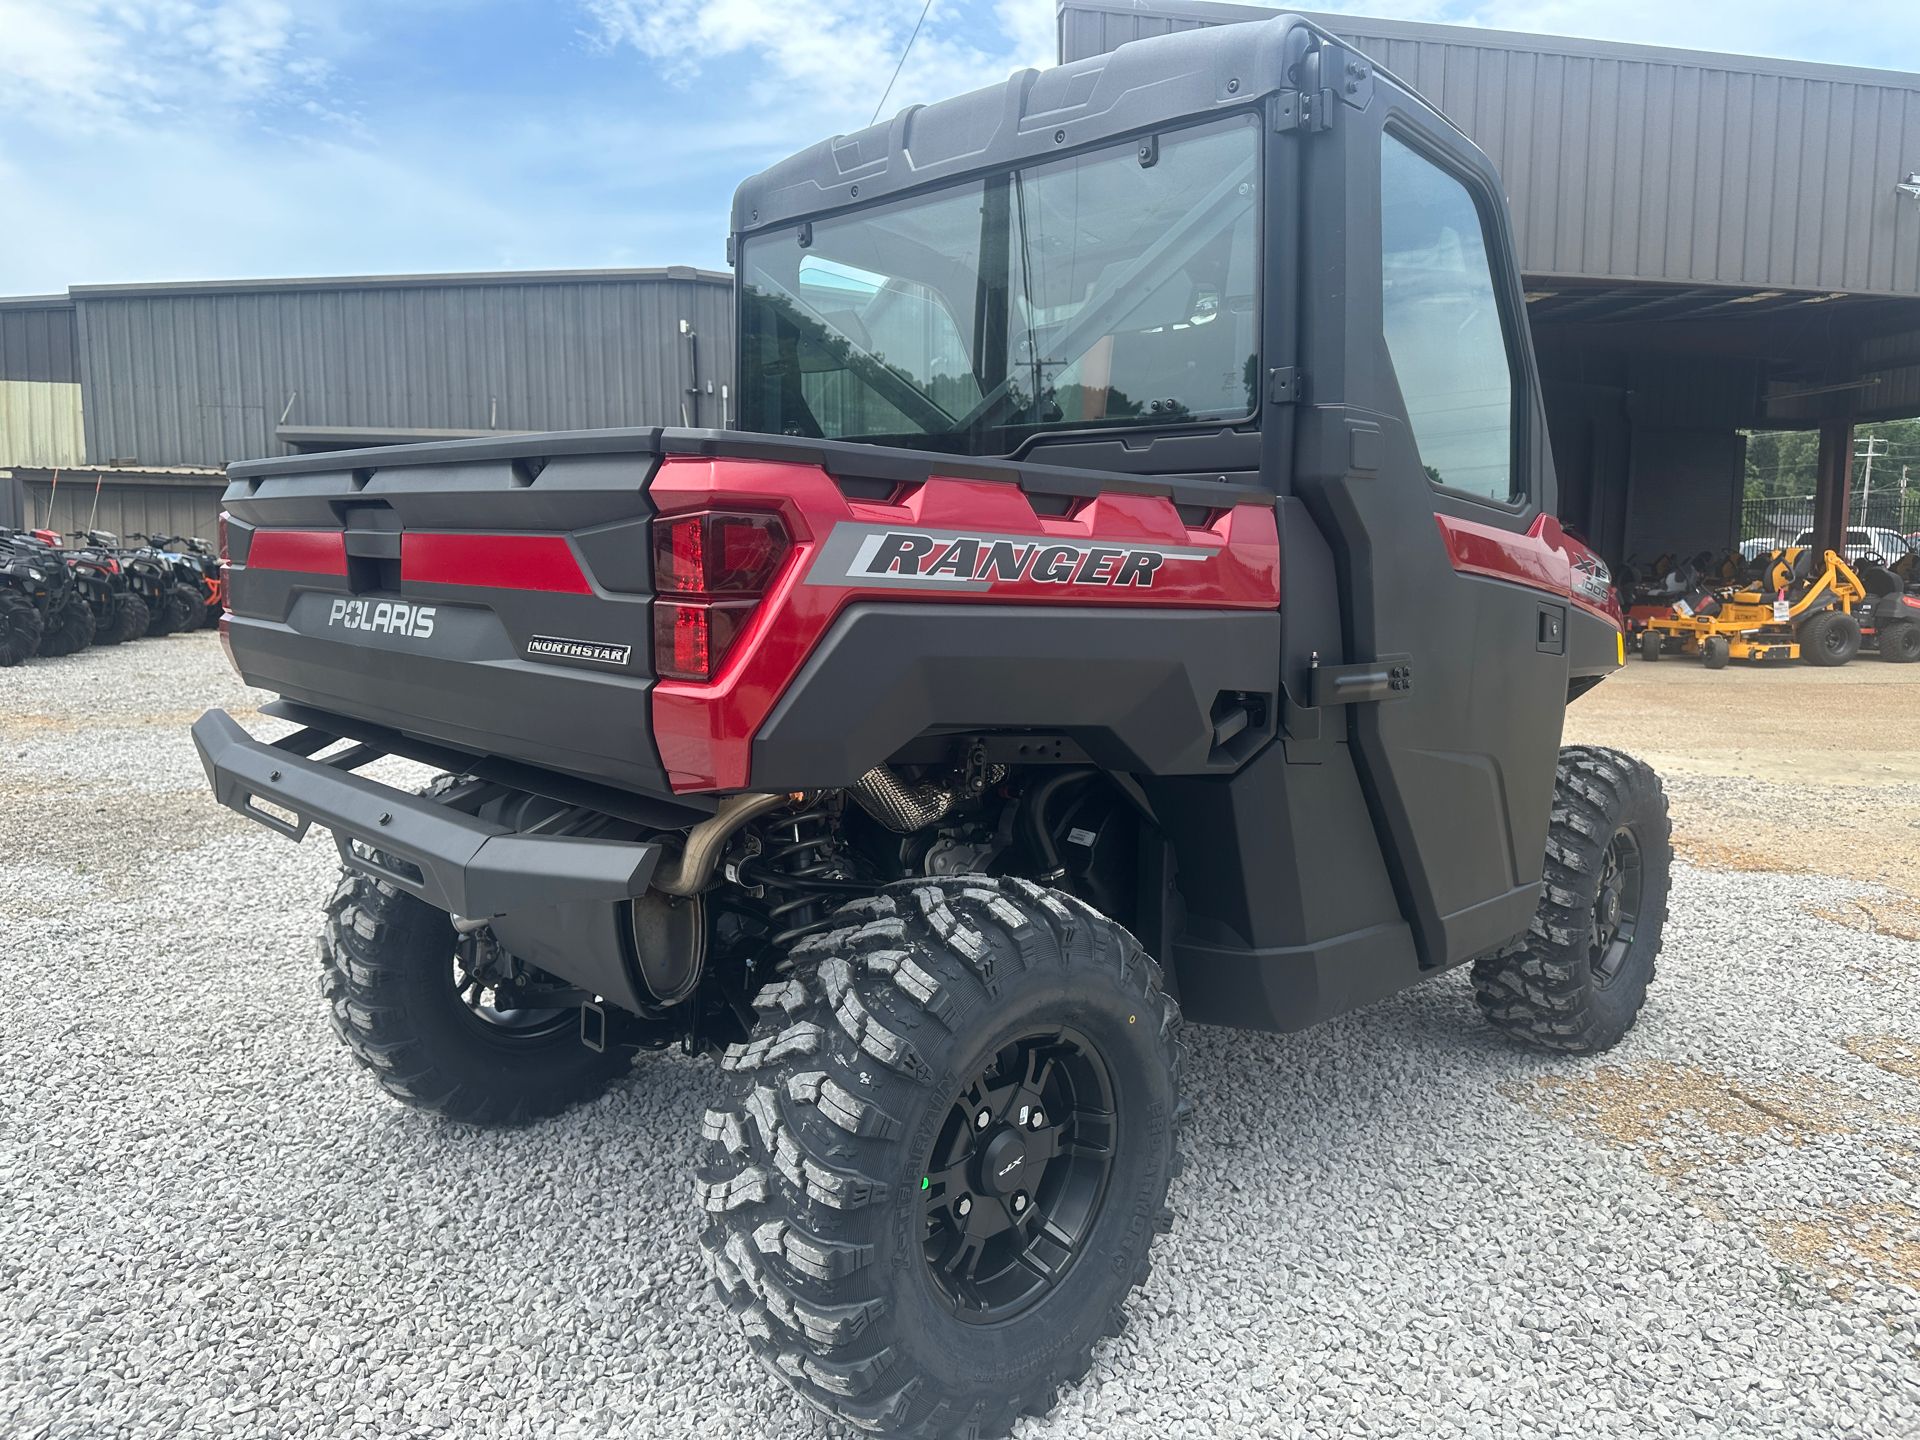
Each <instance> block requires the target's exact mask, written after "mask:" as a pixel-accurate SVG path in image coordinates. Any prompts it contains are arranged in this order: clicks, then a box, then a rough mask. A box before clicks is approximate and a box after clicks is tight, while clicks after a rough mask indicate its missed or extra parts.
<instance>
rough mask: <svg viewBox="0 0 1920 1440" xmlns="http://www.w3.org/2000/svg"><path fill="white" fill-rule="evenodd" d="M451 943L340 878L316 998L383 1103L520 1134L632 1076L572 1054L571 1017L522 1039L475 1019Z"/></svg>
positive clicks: (608, 1060) (440, 784) (431, 918)
mask: <svg viewBox="0 0 1920 1440" xmlns="http://www.w3.org/2000/svg"><path fill="white" fill-rule="evenodd" d="M450 783H452V781H451V777H447V776H442V777H440V778H439V779H437V780H435V781H434V782H433V784H431V785H429V786H428V787H427V790H426V792H425V793H427V794H429V795H431V794H433V793H435V792H436V791H438V790H440V789H443V788H444V787H445V786H447V785H448V784H450ZM456 943H457V937H456V935H455V933H454V929H453V922H452V921H451V920H450V919H448V917H447V915H446V914H445V912H444V911H440V910H436V909H434V908H433V907H432V906H431V905H428V904H427V903H426V902H425V901H423V900H418V899H415V898H414V897H413V896H411V895H409V894H407V893H406V892H405V891H403V890H400V889H398V888H396V887H395V886H393V885H391V884H389V883H388V882H387V881H385V880H376V879H374V878H372V877H371V876H367V875H362V874H360V873H358V872H356V871H352V870H343V871H342V873H341V878H340V885H339V888H338V889H336V890H335V891H334V892H333V899H332V900H330V901H328V902H327V918H326V928H325V929H324V931H323V932H322V934H321V937H320V967H321V984H320V993H321V994H322V996H324V997H325V999H326V1001H327V1005H328V1008H329V1011H330V1013H331V1019H332V1022H333V1029H334V1033H335V1034H336V1035H338V1036H339V1037H340V1042H341V1043H342V1044H343V1045H345V1046H346V1047H347V1049H348V1050H350V1051H352V1053H353V1056H354V1058H355V1059H356V1060H358V1061H359V1062H360V1063H361V1064H362V1065H364V1066H366V1068H367V1069H368V1070H370V1071H372V1072H373V1076H374V1078H375V1079H376V1080H378V1081H379V1082H380V1085H381V1088H383V1089H384V1090H385V1091H386V1092H387V1093H388V1094H389V1095H391V1096H393V1097H394V1098H395V1099H396V1100H399V1101H401V1102H403V1103H404V1104H407V1105H411V1106H413V1107H414V1108H416V1109H420V1110H428V1111H432V1112H433V1113H434V1114H437V1115H443V1116H445V1117H446V1118H447V1119H449V1120H460V1121H465V1122H467V1123H469V1124H475V1125H517V1124H522V1123H524V1122H527V1121H530V1120H538V1119H543V1118H545V1117H547V1116H550V1115H557V1114H559V1113H560V1112H561V1111H562V1110H565V1109H568V1108H569V1107H571V1106H573V1105H578V1104H582V1103H584V1102H585V1101H588V1100H593V1099H596V1098H597V1097H599V1096H600V1095H601V1094H603V1093H605V1091H606V1090H607V1088H608V1087H609V1086H610V1085H612V1084H613V1082H614V1081H615V1080H616V1079H618V1078H619V1077H620V1076H621V1075H623V1074H625V1073H626V1072H627V1071H628V1069H630V1068H631V1065H632V1054H631V1052H630V1051H627V1050H625V1049H622V1048H620V1047H618V1046H614V1047H609V1048H608V1049H607V1050H606V1051H605V1052H599V1051H594V1050H589V1049H588V1048H587V1047H586V1046H585V1045H583V1044H581V1043H580V1027H579V1017H578V1015H577V1013H576V1012H575V1011H573V1010H565V1011H563V1012H561V1013H560V1018H559V1019H557V1020H555V1021H554V1022H552V1023H550V1024H547V1025H544V1026H540V1027H535V1028H532V1029H528V1030H524V1031H512V1030H509V1029H507V1028H505V1027H503V1026H501V1025H497V1024H491V1023H489V1022H488V1021H486V1020H484V1019H483V1018H481V1016H480V1015H479V1014H477V1013H476V1012H475V1010H474V1008H473V1007H471V1006H469V1005H468V1004H467V1002H466V1001H465V1000H464V999H463V998H462V996H461V993H460V989H459V987H458V985H457V983H456V978H455V975H454V965H453V961H454V953H455V945H456Z"/></svg>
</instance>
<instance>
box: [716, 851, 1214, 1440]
mask: <svg viewBox="0 0 1920 1440" xmlns="http://www.w3.org/2000/svg"><path fill="white" fill-rule="evenodd" d="M836 920H837V922H838V926H839V928H837V929H835V930H832V931H831V932H829V933H827V934H823V935H819V936H815V937H813V938H810V939H806V940H803V941H801V942H800V943H799V944H797V945H796V946H794V947H793V949H792V951H791V952H790V953H789V957H788V959H789V963H790V964H791V966H792V971H791V973H790V974H789V976H788V978H787V979H785V980H783V981H780V982H778V983H775V984H772V985H769V986H767V987H766V988H765V989H763V990H762V991H761V993H760V995H759V997H758V1000H757V1001H756V1005H757V1007H758V1009H759V1012H760V1019H759V1022H758V1024H757V1025H756V1026H755V1028H754V1030H753V1033H752V1036H751V1038H750V1039H748V1040H747V1041H746V1042H745V1043H744V1044H738V1045H733V1046H730V1047H728V1049H727V1052H726V1055H725V1057H724V1058H723V1060H722V1061H721V1066H722V1068H723V1070H725V1071H726V1072H727V1080H728V1082H729V1085H730V1090H731V1094H730V1096H729V1097H728V1103H727V1104H725V1105H724V1106H723V1107H721V1108H719V1109H715V1110H710V1111H708V1112H707V1116H706V1122H705V1125H704V1133H705V1137H706V1140H707V1145H706V1164H705V1165H704V1166H703V1167H702V1169H701V1170H700V1172H699V1182H698V1194H699V1198H700V1201H701V1204H702V1205H703V1207H704V1208H705V1210H706V1211H707V1214H708V1219H709V1228H708V1229H707V1231H706V1233H705V1234H704V1235H702V1236H701V1244H702V1246H703V1247H704V1248H705V1251H706V1258H707V1265H708V1269H709V1271H710V1273H711V1274H712V1276H713V1281H714V1286H715V1288H716V1290H718V1292H719V1294H720V1296H721V1298H722V1299H723V1300H724V1301H725V1302H726V1305H727V1308H728V1309H729V1310H730V1311H732V1312H733V1314H734V1316H735V1318H736V1319H737V1320H738V1321H739V1322H740V1324H741V1325H742V1327H743V1328H744V1329H745V1331H746V1334H747V1340H748V1344H749V1345H750V1346H751V1347H752V1349H753V1351H754V1353H755V1354H756V1355H757V1356H758V1357H759V1358H760V1359H761V1360H762V1361H763V1362H764V1363H765V1364H766V1365H767V1367H768V1368H769V1369H770V1370H772V1371H773V1372H774V1373H775V1374H776V1375H778V1376H780V1377H781V1378H782V1379H784V1380H785V1381H786V1382H787V1383H788V1384H789V1385H791V1386H792V1387H793V1388H794V1389H795V1390H796V1391H798V1392H799V1393H800V1394H801V1395H802V1396H803V1397H804V1398H805V1399H807V1400H808V1401H810V1402H811V1403H812V1404H813V1405H815V1406H817V1407H818V1408H819V1409H821V1410H823V1411H825V1412H827V1413H828V1414H829V1415H832V1416H834V1417H836V1418H837V1419H840V1420H842V1421H844V1422H847V1423H850V1424H853V1425H856V1426H859V1427H860V1428H862V1429H868V1430H875V1431H881V1432H884V1433H886V1434H888V1435H897V1436H905V1437H915V1440H927V1437H963V1436H964V1437H966V1440H986V1437H992V1436H1001V1435H1005V1434H1006V1433H1007V1431H1008V1430H1009V1428H1010V1427H1011V1426H1012V1425H1013V1424H1014V1422H1015V1421H1016V1420H1017V1419H1018V1417H1019V1416H1020V1415H1022V1414H1032V1415H1044V1414H1046V1413H1047V1412H1048V1411H1049V1410H1051V1409H1052V1408H1053V1405H1054V1403H1055V1401H1056V1399H1057V1398H1058V1394H1059V1387H1060V1386H1062V1385H1064V1384H1069V1383H1072V1382H1074V1381H1077V1380H1079V1379H1080V1378H1082V1377H1083V1376H1084V1375H1085V1374H1086V1373H1087V1370H1088V1368H1089V1366H1090V1365H1091V1363H1092V1349H1093V1346H1094V1344H1095V1343H1096V1342H1097V1341H1098V1340H1099V1339H1100V1338H1101V1337H1102V1336H1104V1335H1113V1334H1116V1333H1118V1331H1119V1329H1120V1328H1121V1326H1122V1325H1123V1324H1124V1323H1125V1312H1126V1299H1127V1296H1128V1294H1129V1293H1130V1292H1131V1291H1132V1290H1133V1289H1134V1288H1135V1287H1136V1286H1138V1285H1140V1284H1141V1283H1142V1282H1143V1281H1144V1280H1145V1279H1146V1277H1147V1270H1148V1254H1147V1252H1148V1249H1149V1246H1150V1245H1151V1243H1152V1239H1153V1233H1154V1231H1155V1229H1156V1228H1157V1227H1159V1226H1160V1225H1162V1224H1163V1223H1164V1222H1165V1221H1166V1220H1169V1219H1170V1218H1171V1217H1170V1215H1168V1213H1167V1212H1165V1211H1164V1210H1163V1209H1162V1206H1163V1205H1164V1203H1165V1200H1166V1193H1167V1185H1168V1182H1169V1180H1170V1178H1171V1176H1172V1174H1173V1171H1174V1168H1175V1164H1176V1153H1177V1152H1176V1145H1175V1133H1174V1132H1175V1129H1176V1124H1175V1122H1176V1120H1177V1118H1178V1116H1179V1069H1180V1062H1181V1054H1182V1049H1181V1045H1180V1042H1179V1040H1178V1038H1177V1033H1176V1031H1177V1026H1178V1021H1179V1008H1178V1007H1177V1006H1176V1005H1175V1004H1174V1003H1173V1001H1172V1000H1170V999H1169V998H1168V997H1167V996H1166V994H1165V993H1164V992H1163V991H1162V989H1161V988H1160V969H1159V967H1158V966H1157V965H1155V964H1154V962H1153V961H1152V960H1150V959H1148V958H1147V956H1146V955H1145V954H1143V953H1142V952H1141V949H1140V946H1139V944H1138V942H1137V941H1135V940H1134V938H1133V937H1132V936H1131V935H1129V934H1128V933H1127V932H1126V931H1125V930H1123V929H1122V928H1121V927H1120V926H1119V925H1117V924H1115V923H1114V922H1113V921H1111V920H1109V919H1107V918H1106V917H1105V916H1103V915H1101V914H1099V913H1098V912H1096V911H1094V910H1092V909H1090V908H1088V907H1087V906H1085V905H1083V904H1082V903H1080V902H1079V901H1078V900H1075V899H1072V898H1071V897H1068V896H1064V895H1060V894H1057V893H1055V892H1053V891H1049V890H1043V889H1041V888H1040V887H1039V886H1037V885H1033V884H1030V883H1027V882H1025V881H1020V880H1004V879H989V878H986V877H984V876H972V877H967V878H962V879H941V880H923V881H911V882H907V883H904V884H901V885H896V886H892V887H890V888H889V889H888V890H887V891H886V892H885V893H883V894H880V895H877V896H875V897H873V898H872V899H869V900H862V901H857V902H855V903H854V904H852V905H849V906H847V907H845V908H844V909H843V910H841V911H840V912H839V915H838V916H837V917H836ZM1040 1097H1044V1099H1043V1100H1041V1099H1040ZM1036 1101H1038V1102H1039V1103H1035V1102H1036ZM982 1114H985V1115H986V1116H987V1124H986V1127H985V1128H980V1127H979V1126H977V1125H976V1124H975V1123H974V1122H975V1121H977V1120H978V1119H979V1117H980V1116H981V1115H982ZM1102 1116H1104V1118H1098V1117H1102ZM1096 1171H1097V1175H1098V1178H1097V1179H1094V1178H1092V1177H1093V1176H1094V1175H1095V1173H1096ZM1022 1257H1024V1259H1023V1258H1022ZM1033 1267H1041V1268H1040V1269H1035V1268H1033ZM1043 1271H1045V1272H1051V1273H1052V1275H1053V1277H1054V1278H1053V1279H1052V1280H1050V1281H1045V1282H1043V1281H1042V1280H1041V1279H1040V1278H1039V1276H1040V1274H1041V1273H1042V1272H1043Z"/></svg>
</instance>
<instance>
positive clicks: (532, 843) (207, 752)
mask: <svg viewBox="0 0 1920 1440" xmlns="http://www.w3.org/2000/svg"><path fill="white" fill-rule="evenodd" d="M337 738H338V737H336V736H329V735H326V734H324V733H316V732H315V731H314V730H311V729H308V730H301V731H298V732H296V733H295V734H294V735H290V736H288V737H287V738H286V739H284V740H281V741H277V742H275V743H273V744H268V743H267V742H265V741H261V740H255V739H254V738H253V737H252V736H251V735H249V734H247V732H246V731H245V730H244V729H242V728H241V726H240V724H239V722H238V721H236V720H235V719H234V718H233V717H232V716H231V715H229V714H227V713H226V712H225V711H224V710H209V711H207V713H206V714H204V715H202V716H201V717H200V718H199V719H198V720H196V721H194V722H193V743H194V746H195V748H197V749H198V750H199V752H200V762H201V764H203V765H204V766H206V770H207V779H208V781H209V782H210V783H211V784H212V786H213V793H214V798H215V799H217V800H219V802H220V803H221V804H222V805H224V806H226V807H227V808H228V809H229V810H235V811H238V812H239V813H240V814H242V815H245V816H246V817H247V818H248V819H250V820H257V821H259V822H260V823H261V824H262V825H265V826H266V827H267V828H268V829H270V830H277V831H279V832H280V833H281V834H282V835H285V836H286V837H287V838H288V839H290V840H300V839H303V838H304V837H305V836H306V833H307V830H308V828H309V827H310V826H313V825H323V826H325V827H326V828H327V829H328V830H330V831H332V832H333V838H334V843H335V845H336V846H338V848H339V850H340V858H341V861H342V862H343V863H344V864H346V865H348V866H350V867H352V868H353V869H355V870H359V871H362V872H364V873H365V874H368V875H377V876H379V877H380V878H382V879H384V880H387V881H389V882H390V883H392V884H393V885H396V886H398V887H399V888H400V889H402V890H405V891H407V892H408V893H409V894H412V895H417V896H419V897H420V898H421V899H422V900H424V901H426V902H427V903H428V904H429V905H433V906H436V907H438V908H439V909H442V910H445V911H446V912H447V913H448V914H451V915H470V916H489V915H504V914H507V913H510V912H513V911H530V910H551V909H554V908H556V907H561V906H572V905H578V904H582V903H589V904H591V903H596V902H598V903H604V902H609V901H622V900H628V899H631V898H633V897H634V896H637V895H641V894H644V893H645V892H646V889H647V886H648V884H649V883H650V882H651V881H652V879H653V872H654V868H655V867H656V866H657V865H658V864H659V863H660V854H661V847H660V846H658V845H655V844H647V843H641V842H635V841H625V840H589V839H579V838H575V837H568V836H555V835H520V834H515V833H514V832H513V831H510V830H508V829H506V828H505V827H503V826H500V825H495V824H491V823H490V822H488V821H485V820H479V819H476V818H474V817H473V816H471V815H466V814H463V813H461V812H460V811H457V810H453V809H450V808H449V807H447V806H445V805H441V804H438V803H436V802H435V801H432V800H426V799H422V798H421V797H419V796H417V795H409V794H406V793H405V792H403V791H400V790H396V789H394V788H393V787H392V786H389V785H382V784H380V783H379V782H377V781H374V780H368V779H366V778H365V777H364V776H360V775H355V774H353V773H352V767H354V766H356V765H364V764H366V763H368V762H369V761H371V760H374V759H378V758H379V755H380V752H378V751H376V750H373V749H370V748H369V747H367V746H364V745H360V746H355V747H353V748H352V749H350V750H348V751H346V752H345V753H342V754H340V755H337V756H334V757H332V758H330V759H327V760H314V759H309V758H307V757H308V756H309V755H312V754H314V753H316V752H318V751H319V750H321V749H323V748H325V747H326V746H327V745H328V744H331V743H332V742H333V741H334V740H336V739H337ZM262 803H264V804H266V805H271V806H274V807H275V809H277V810H279V811H282V812H285V813H284V814H276V813H274V811H271V810H266V809H262V808H261V805H262ZM356 841H357V842H359V843H358V844H356V843H355V842H356ZM376 851H377V852H378V856H379V857H388V858H386V859H384V860H383V859H381V858H377V857H376V855H375V854H374V853H373V852H376Z"/></svg>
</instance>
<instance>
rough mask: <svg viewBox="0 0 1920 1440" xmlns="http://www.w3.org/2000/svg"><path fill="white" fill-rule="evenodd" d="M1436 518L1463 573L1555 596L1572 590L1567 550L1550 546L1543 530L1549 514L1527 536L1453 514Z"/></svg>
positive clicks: (1541, 518)
mask: <svg viewBox="0 0 1920 1440" xmlns="http://www.w3.org/2000/svg"><path fill="white" fill-rule="evenodd" d="M1433 518H1434V519H1435V520H1437V521H1438V522H1439V523H1440V538H1441V539H1442V540H1444V541H1446V543H1447V555H1448V558H1450V559H1451V560H1452V561H1453V568H1454V569H1456V570H1458V571H1459V572H1460V573H1461V574H1463V575H1485V576H1487V577H1488V578H1489V579H1492V580H1511V581H1512V582H1513V583H1514V584H1516V585H1525V586H1526V587H1527V588H1528V589H1530V590H1545V591H1547V592H1548V593H1549V594H1553V595H1565V594H1567V592H1568V591H1569V590H1571V589H1572V585H1573V576H1572V571H1571V569H1570V568H1569V566H1568V563H1567V556H1566V552H1565V551H1563V550H1556V549H1554V548H1553V547H1552V546H1550V545H1548V544H1547V542H1546V540H1545V538H1544V537H1543V536H1542V535H1541V533H1540V531H1541V526H1542V524H1543V522H1544V521H1545V519H1546V517H1545V516H1541V517H1540V519H1538V520H1535V521H1534V522H1533V525H1532V526H1531V528H1529V529H1528V530H1527V532H1526V533H1525V534H1524V535H1522V534H1516V533H1515V532H1513V531H1511V530H1502V529H1500V528H1499V527H1498V526H1494V525H1482V524H1480V523H1479V522H1478V521H1475V520H1462V519H1459V518H1458V517H1457V516H1453V515H1436V516H1434V517H1433Z"/></svg>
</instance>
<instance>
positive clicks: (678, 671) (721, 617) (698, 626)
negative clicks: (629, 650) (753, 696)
mask: <svg viewBox="0 0 1920 1440" xmlns="http://www.w3.org/2000/svg"><path fill="white" fill-rule="evenodd" d="M757 603H758V602H756V601H753V600H656V601H654V602H653V668H654V673H655V674H657V675H659V676H660V677H661V678H662V679H664V680H699V681H703V682H704V681H707V680H711V679H712V678H713V677H714V675H715V674H716V673H717V672H718V671H719V669H720V664H721V662H722V661H724V660H725V659H726V658H727V651H728V650H730V649H732V648H733V642H734V641H735V640H736V639H738V638H739V635H740V632H741V631H742V630H744V629H745V628H746V625H747V621H748V620H749V619H751V618H752V616H753V610H754V606H755V604H757Z"/></svg>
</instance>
